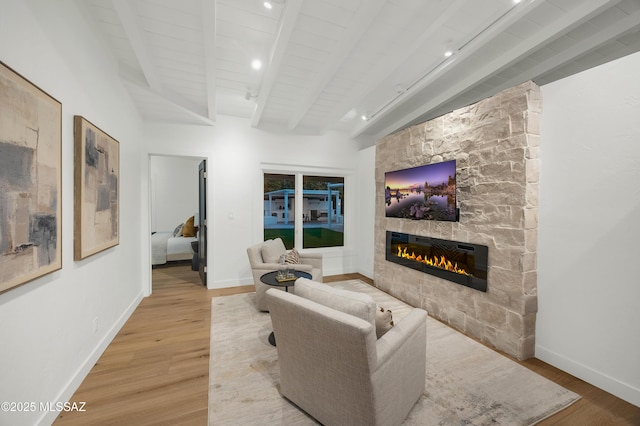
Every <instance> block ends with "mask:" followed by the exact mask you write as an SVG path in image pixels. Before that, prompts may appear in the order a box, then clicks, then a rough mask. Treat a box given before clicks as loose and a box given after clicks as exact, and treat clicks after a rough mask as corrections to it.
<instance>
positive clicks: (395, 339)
mask: <svg viewBox="0 0 640 426" xmlns="http://www.w3.org/2000/svg"><path fill="white" fill-rule="evenodd" d="M414 340H417V341H418V342H415V341H414ZM426 340H427V311H425V310H423V309H419V308H415V309H413V310H412V311H411V312H409V314H408V315H407V316H406V317H404V318H403V319H402V320H401V321H400V322H399V323H397V324H396V325H394V326H393V327H392V328H391V329H390V330H389V331H387V332H386V333H385V334H384V335H383V336H382V337H381V338H380V339H378V341H377V342H376V352H377V363H376V369H377V368H380V367H381V366H382V365H384V364H385V363H386V362H388V361H389V359H390V358H391V357H392V356H393V354H394V353H396V352H397V351H398V349H399V348H400V347H402V346H403V345H407V344H410V345H413V344H416V346H418V347H420V346H423V347H424V348H423V349H422V350H423V351H424V349H426V344H427V342H426Z"/></svg>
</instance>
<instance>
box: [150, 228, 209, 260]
mask: <svg viewBox="0 0 640 426" xmlns="http://www.w3.org/2000/svg"><path fill="white" fill-rule="evenodd" d="M173 235H174V232H156V233H155V234H153V235H151V264H152V265H164V264H165V263H167V262H171V261H175V260H191V259H192V258H193V250H192V249H191V242H192V241H198V238H196V237H183V236H181V235H180V236H175V237H174V236H173Z"/></svg>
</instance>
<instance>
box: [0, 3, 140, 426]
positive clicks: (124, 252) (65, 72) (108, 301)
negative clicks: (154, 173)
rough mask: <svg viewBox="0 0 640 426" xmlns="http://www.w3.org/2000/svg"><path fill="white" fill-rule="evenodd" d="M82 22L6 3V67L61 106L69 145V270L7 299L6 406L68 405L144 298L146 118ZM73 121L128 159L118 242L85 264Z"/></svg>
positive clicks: (0, 322) (1, 42)
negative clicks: (77, 237) (114, 143)
mask: <svg viewBox="0 0 640 426" xmlns="http://www.w3.org/2000/svg"><path fill="white" fill-rule="evenodd" d="M83 22H84V19H83V17H82V16H80V14H79V12H78V10H77V9H76V3H75V2H72V1H69V0H61V1H55V2H52V1H49V0H28V1H24V0H0V59H1V60H2V61H3V62H5V63H6V64H7V65H8V66H10V67H12V68H13V69H15V70H16V71H17V72H19V73H20V74H22V75H23V76H24V77H26V78H27V79H29V80H31V81H32V82H33V83H35V84H37V85H38V86H39V87H41V88H42V89H43V90H45V91H47V92H48V93H49V94H50V95H52V96H53V97H55V98H56V99H57V100H58V101H60V102H61V103H62V144H63V149H62V194H61V197H62V212H63V218H62V269H61V270H59V271H56V272H54V273H51V274H49V275H46V276H44V277H41V278H38V279H36V280H34V281H31V282H29V283H26V284H24V285H22V286H20V287H17V288H14V289H11V290H9V291H6V292H4V293H2V294H0V342H1V343H0V345H1V350H0V401H15V402H18V401H22V402H24V401H29V402H30V401H33V402H36V403H39V402H44V403H46V402H64V401H67V400H68V399H69V398H71V396H72V394H73V392H74V391H75V390H76V388H77V386H78V385H79V384H80V382H81V380H82V379H83V378H84V377H85V375H86V373H87V372H88V371H89V370H90V369H91V367H93V364H94V363H95V361H96V360H97V358H98V357H99V355H100V354H101V353H102V351H103V350H104V348H105V347H106V345H107V344H108V343H109V342H110V341H111V339H112V338H113V335H114V334H115V333H116V332H117V331H118V330H119V328H120V327H121V324H122V323H123V321H124V320H126V318H128V316H129V315H130V313H131V312H132V310H133V309H134V308H135V307H136V306H137V304H138V302H139V301H140V299H141V296H142V286H141V281H142V280H143V276H142V275H143V274H142V272H141V271H142V269H141V266H140V265H141V261H142V258H141V255H140V248H141V242H142V233H141V228H140V224H141V221H140V210H141V202H140V198H141V187H140V184H139V182H140V178H141V174H140V164H141V150H140V145H139V142H138V135H139V132H140V127H139V126H140V119H139V117H138V115H137V113H136V111H135V110H134V108H133V106H132V104H131V102H130V101H129V97H128V95H127V94H126V92H125V90H124V89H123V87H122V86H121V85H120V84H119V82H118V79H117V69H116V67H115V65H114V62H113V61H111V59H110V58H109V57H108V56H105V55H104V49H103V48H102V47H101V46H100V45H99V44H98V41H97V40H95V39H94V38H93V36H92V35H91V32H90V31H89V29H88V28H87V27H86V25H85V24H83ZM75 114H77V115H82V116H84V117H85V118H87V119H88V120H90V121H91V122H93V123H94V124H95V125H97V126H98V127H100V128H101V129H102V130H104V131H106V132H107V133H109V134H110V135H111V136H113V137H114V138H116V139H117V140H118V141H119V142H120V157H121V161H120V177H121V185H120V190H121V192H120V217H121V218H122V219H123V220H122V221H121V228H120V232H121V238H120V244H119V245H118V246H117V247H114V248H110V249H108V250H106V251H104V252H101V253H99V254H96V255H93V256H91V257H89V258H88V259H85V260H83V261H80V262H75V261H74V260H73V193H74V192H73V169H74V159H73V115H75ZM125 219H126V220H125ZM94 319H96V321H97V325H98V328H97V331H96V332H95V333H94V330H93V327H94ZM56 415H57V413H56V412H49V413H47V412H42V411H36V412H24V413H9V412H4V411H0V424H3V425H5V424H6V425H8V424H10V425H33V424H37V423H39V422H42V423H44V424H47V423H51V422H52V421H53V419H54V418H55V417H56Z"/></svg>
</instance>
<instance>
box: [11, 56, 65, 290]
mask: <svg viewBox="0 0 640 426" xmlns="http://www.w3.org/2000/svg"><path fill="white" fill-rule="evenodd" d="M61 194H62V104H61V103H60V102H58V101H57V100H56V99H54V98H53V97H51V96H50V95H49V94H47V93H46V92H44V91H43V90H42V89H40V88H38V87H37V86H35V85H34V84H33V83H31V82H30V81H28V80H27V79H25V78H24V77H22V76H21V75H20V74H18V73H16V72H15V71H13V70H12V69H11V68H9V67H8V66H7V65H5V64H4V63H2V62H0V292H4V291H6V290H9V289H11V288H14V287H17V286H19V285H21V284H24V283H26V282H28V281H31V280H33V279H36V278H38V277H41V276H43V275H45V274H48V273H51V272H53V271H56V270H58V269H60V268H62V200H61Z"/></svg>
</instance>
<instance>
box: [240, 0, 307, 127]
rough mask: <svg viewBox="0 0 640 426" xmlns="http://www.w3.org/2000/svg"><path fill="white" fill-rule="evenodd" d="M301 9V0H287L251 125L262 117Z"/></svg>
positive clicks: (255, 124) (257, 123)
mask: <svg viewBox="0 0 640 426" xmlns="http://www.w3.org/2000/svg"><path fill="white" fill-rule="evenodd" d="M301 9H302V0H287V2H286V3H285V6H284V10H283V12H282V16H281V18H280V25H279V27H278V34H277V36H276V40H275V43H274V46H273V49H272V50H271V55H270V57H269V63H268V64H267V68H266V70H265V75H264V77H263V79H262V84H261V85H260V89H259V90H258V97H257V99H256V109H255V110H254V112H253V116H252V117H251V126H253V127H257V126H258V125H259V124H260V120H261V119H262V114H263V112H264V108H265V106H266V104H267V101H268V100H269V95H270V94H271V90H272V89H273V85H274V84H275V82H276V77H277V76H278V74H279V73H280V67H281V66H282V60H283V59H284V54H285V51H286V49H287V46H288V45H289V41H290V40H291V34H292V33H293V30H294V28H295V25H296V21H297V20H298V15H299V14H300V10H301Z"/></svg>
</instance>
